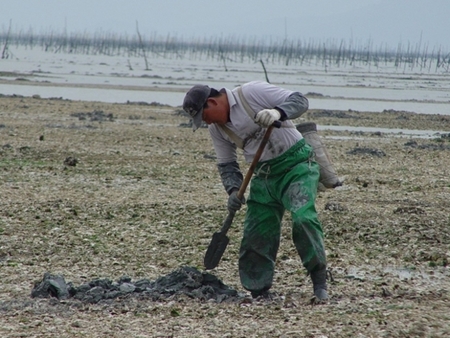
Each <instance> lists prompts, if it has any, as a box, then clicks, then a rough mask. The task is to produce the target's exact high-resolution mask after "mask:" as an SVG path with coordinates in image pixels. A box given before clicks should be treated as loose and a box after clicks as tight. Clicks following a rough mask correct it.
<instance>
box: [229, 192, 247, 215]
mask: <svg viewBox="0 0 450 338" xmlns="http://www.w3.org/2000/svg"><path fill="white" fill-rule="evenodd" d="M237 195H238V192H237V190H235V191H233V192H232V193H231V195H230V197H228V205H227V206H228V210H230V211H238V210H239V209H240V208H241V206H242V204H245V197H244V196H242V198H241V199H239V198H238V196H237Z"/></svg>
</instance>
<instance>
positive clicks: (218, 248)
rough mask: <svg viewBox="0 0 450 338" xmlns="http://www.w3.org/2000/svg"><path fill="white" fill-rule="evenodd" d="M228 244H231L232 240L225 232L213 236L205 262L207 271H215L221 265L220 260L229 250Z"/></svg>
mask: <svg viewBox="0 0 450 338" xmlns="http://www.w3.org/2000/svg"><path fill="white" fill-rule="evenodd" d="M228 242H230V239H229V238H228V237H227V235H226V234H224V233H223V232H221V231H219V232H216V233H214V234H213V236H212V239H211V243H210V244H209V247H208V250H206V254H205V258H204V261H203V264H204V266H205V269H206V270H211V269H214V268H215V267H216V266H217V265H219V262H220V259H221V258H222V256H223V253H224V252H225V250H226V249H227V245H228Z"/></svg>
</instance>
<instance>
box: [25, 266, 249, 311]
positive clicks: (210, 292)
mask: <svg viewBox="0 0 450 338" xmlns="http://www.w3.org/2000/svg"><path fill="white" fill-rule="evenodd" d="M180 295H185V296H188V297H190V298H195V299H199V300H213V301H216V302H218V303H221V302H225V301H226V302H233V301H236V300H238V299H240V298H242V295H239V294H238V292H237V291H236V290H234V289H232V288H230V287H229V286H227V285H225V284H224V283H223V282H222V281H221V280H220V279H218V278H217V277H216V276H214V275H212V274H210V273H206V272H200V271H198V270H197V269H196V268H193V267H188V266H184V267H180V268H178V269H177V270H175V271H173V272H171V273H170V274H168V275H166V276H162V277H159V278H158V279H156V280H155V281H150V280H148V279H141V280H138V281H135V282H133V281H132V280H131V278H130V277H127V276H124V277H121V278H120V279H119V280H117V281H116V282H113V281H112V280H110V279H107V278H104V279H95V280H92V281H90V282H88V283H84V284H81V285H79V286H74V285H73V284H72V283H71V282H69V283H66V281H65V279H64V277H63V276H62V275H53V274H51V273H49V272H47V273H45V274H44V277H43V279H42V281H40V282H38V283H35V285H34V288H33V290H32V291H31V297H32V298H51V297H54V298H57V299H61V300H63V299H74V300H79V301H81V302H84V303H99V302H102V301H108V300H113V299H116V298H119V297H130V296H131V297H138V298H143V299H151V300H153V301H158V300H164V299H168V298H173V297H177V296H180Z"/></svg>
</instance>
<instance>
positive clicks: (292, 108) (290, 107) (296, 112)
mask: <svg viewBox="0 0 450 338" xmlns="http://www.w3.org/2000/svg"><path fill="white" fill-rule="evenodd" d="M308 107H309V103H308V99H307V98H306V97H304V96H303V95H302V94H301V93H299V92H294V93H292V94H291V95H289V96H288V98H287V99H286V100H285V101H284V102H283V103H281V104H279V105H277V106H276V107H275V109H276V110H278V111H279V112H280V114H281V118H280V120H281V121H285V120H292V119H296V118H297V117H300V116H301V115H302V114H303V113H305V112H306V111H307V110H308Z"/></svg>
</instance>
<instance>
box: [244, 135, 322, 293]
mask: <svg viewBox="0 0 450 338" xmlns="http://www.w3.org/2000/svg"><path fill="white" fill-rule="evenodd" d="M255 169H256V170H255V176H254V177H253V178H252V181H251V186H250V193H249V196H248V199H247V213H246V216H245V221H244V234H243V238H242V242H241V248H240V253H239V275H240V278H241V283H242V286H243V287H244V288H245V289H247V290H249V291H252V294H253V293H255V294H258V293H261V292H264V291H266V290H269V289H270V287H271V286H272V281H273V275H274V269H275V260H276V256H277V252H278V248H279V244H280V233H281V220H282V218H283V214H284V211H285V210H288V211H290V212H291V215H292V237H293V241H294V244H295V247H296V249H297V252H298V253H299V255H300V257H301V259H302V262H303V266H304V267H305V268H306V270H307V271H308V272H311V271H316V270H318V269H325V267H326V256H325V248H324V243H323V232H322V226H321V223H320V221H319V220H318V217H317V212H316V208H315V199H316V194H317V186H318V181H319V165H318V164H317V163H316V162H315V161H314V160H313V150H312V148H311V147H310V146H309V145H307V144H306V143H305V140H304V139H302V140H300V141H299V142H298V143H297V144H295V145H294V146H292V147H291V148H290V149H289V150H287V151H286V152H285V153H283V154H282V155H280V156H278V157H276V158H273V159H271V160H269V161H264V162H260V163H258V165H257V167H256V168H255Z"/></svg>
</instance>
